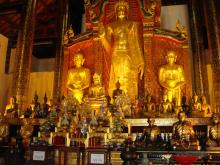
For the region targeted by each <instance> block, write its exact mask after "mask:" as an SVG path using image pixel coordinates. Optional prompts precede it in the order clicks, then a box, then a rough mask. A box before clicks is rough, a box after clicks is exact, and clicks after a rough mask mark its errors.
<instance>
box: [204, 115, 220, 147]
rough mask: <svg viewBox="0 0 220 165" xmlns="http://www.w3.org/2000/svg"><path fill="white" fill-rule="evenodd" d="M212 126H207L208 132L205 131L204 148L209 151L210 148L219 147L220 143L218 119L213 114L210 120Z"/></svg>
mask: <svg viewBox="0 0 220 165" xmlns="http://www.w3.org/2000/svg"><path fill="white" fill-rule="evenodd" d="M211 121H212V125H209V126H208V130H207V141H206V146H207V147H209V149H211V148H210V147H219V144H220V143H219V142H220V137H219V131H220V130H219V129H220V125H219V118H218V115H217V114H215V113H214V114H213V115H212V118H211Z"/></svg>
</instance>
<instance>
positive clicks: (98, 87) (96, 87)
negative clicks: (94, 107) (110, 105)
mask: <svg viewBox="0 0 220 165" xmlns="http://www.w3.org/2000/svg"><path fill="white" fill-rule="evenodd" d="M89 98H90V100H103V99H104V98H105V90H104V88H103V86H102V82H101V75H99V74H98V73H95V74H94V75H93V84H92V85H91V87H90V88H89Z"/></svg>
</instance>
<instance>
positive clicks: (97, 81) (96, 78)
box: [93, 73, 101, 85]
mask: <svg viewBox="0 0 220 165" xmlns="http://www.w3.org/2000/svg"><path fill="white" fill-rule="evenodd" d="M93 83H94V84H95V85H100V84H101V75H100V74H98V73H95V74H94V75H93Z"/></svg>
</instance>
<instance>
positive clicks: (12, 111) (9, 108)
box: [4, 97, 18, 119]
mask: <svg viewBox="0 0 220 165" xmlns="http://www.w3.org/2000/svg"><path fill="white" fill-rule="evenodd" d="M4 117H6V118H9V119H12V118H16V117H18V104H17V103H16V99H15V97H11V98H10V101H9V104H7V105H6V108H5V113H4Z"/></svg>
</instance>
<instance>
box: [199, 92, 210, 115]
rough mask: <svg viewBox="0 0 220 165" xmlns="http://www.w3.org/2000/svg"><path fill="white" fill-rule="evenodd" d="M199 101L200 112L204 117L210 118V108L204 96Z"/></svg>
mask: <svg viewBox="0 0 220 165" xmlns="http://www.w3.org/2000/svg"><path fill="white" fill-rule="evenodd" d="M201 100H202V103H201V111H202V113H203V114H204V117H210V116H211V106H210V105H209V104H208V103H207V100H206V97H205V96H202V98H201Z"/></svg>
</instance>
